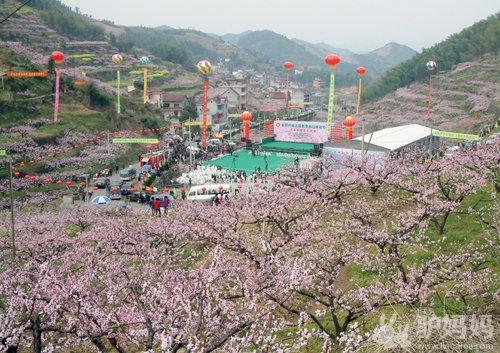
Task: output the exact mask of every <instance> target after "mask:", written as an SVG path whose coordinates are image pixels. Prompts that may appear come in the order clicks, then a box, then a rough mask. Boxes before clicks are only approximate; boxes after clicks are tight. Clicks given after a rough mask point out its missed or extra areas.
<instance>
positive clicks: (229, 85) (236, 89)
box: [219, 78, 248, 113]
mask: <svg viewBox="0 0 500 353" xmlns="http://www.w3.org/2000/svg"><path fill="white" fill-rule="evenodd" d="M247 86H248V81H247V80H240V79H236V78H234V79H226V80H224V81H222V83H221V84H220V85H219V88H220V90H221V93H220V96H221V97H225V98H227V103H228V107H229V108H235V110H236V111H237V112H238V113H242V112H243V111H245V109H246V108H245V107H246V104H247V91H248V87H247Z"/></svg>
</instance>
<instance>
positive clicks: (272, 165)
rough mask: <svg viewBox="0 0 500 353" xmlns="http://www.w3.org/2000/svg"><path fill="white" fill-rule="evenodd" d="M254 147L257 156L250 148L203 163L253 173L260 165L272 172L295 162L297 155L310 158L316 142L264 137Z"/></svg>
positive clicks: (261, 169)
mask: <svg viewBox="0 0 500 353" xmlns="http://www.w3.org/2000/svg"><path fill="white" fill-rule="evenodd" d="M266 140H267V141H266ZM254 147H255V149H256V152H255V156H253V155H252V151H251V150H250V149H249V150H243V151H238V152H234V153H233V154H232V155H224V156H223V157H220V158H217V159H213V160H210V161H207V162H205V163H203V165H205V166H208V165H214V166H218V167H221V168H223V169H227V170H230V171H234V170H244V171H245V172H246V173H247V174H248V173H250V174H251V173H253V172H254V171H255V168H258V167H260V171H261V173H272V172H274V171H275V170H277V169H281V168H283V167H284V166H286V165H289V164H293V163H294V159H295V158H297V157H298V158H299V159H304V158H308V157H309V154H311V153H313V150H314V144H311V143H295V142H281V141H274V139H264V140H263V141H262V144H260V145H255V146H254ZM264 156H265V158H264ZM266 161H267V169H266Z"/></svg>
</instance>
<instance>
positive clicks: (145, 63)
mask: <svg viewBox="0 0 500 353" xmlns="http://www.w3.org/2000/svg"><path fill="white" fill-rule="evenodd" d="M140 62H141V64H143V65H144V105H146V103H147V102H148V95H147V93H146V92H147V90H148V68H147V67H146V65H147V64H148V63H149V58H148V57H147V56H143V57H142V58H141V59H140Z"/></svg>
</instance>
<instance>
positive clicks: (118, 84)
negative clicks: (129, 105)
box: [111, 54, 123, 114]
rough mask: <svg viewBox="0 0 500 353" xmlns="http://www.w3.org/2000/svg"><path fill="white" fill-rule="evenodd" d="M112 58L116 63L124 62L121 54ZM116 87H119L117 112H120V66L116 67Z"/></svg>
mask: <svg viewBox="0 0 500 353" xmlns="http://www.w3.org/2000/svg"><path fill="white" fill-rule="evenodd" d="M111 60H112V61H113V62H114V63H115V64H116V65H119V64H121V63H122V60H123V58H122V56H121V55H120V54H115V55H113V56H112V57H111ZM116 89H117V104H118V105H117V109H116V112H117V113H118V114H120V68H117V69H116Z"/></svg>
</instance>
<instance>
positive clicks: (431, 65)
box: [426, 61, 437, 156]
mask: <svg viewBox="0 0 500 353" xmlns="http://www.w3.org/2000/svg"><path fill="white" fill-rule="evenodd" d="M426 66H427V70H428V71H429V98H428V99H427V116H428V117H429V116H431V91H432V71H434V70H435V69H436V66H437V65H436V63H435V62H434V61H429V62H427V65H426ZM429 156H432V127H431V134H430V136H429Z"/></svg>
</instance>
